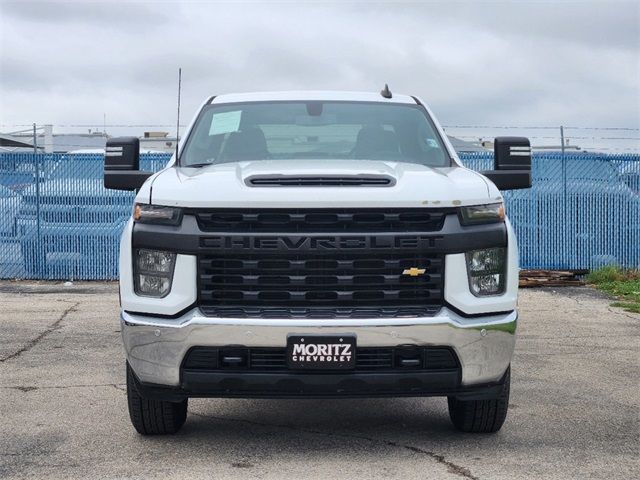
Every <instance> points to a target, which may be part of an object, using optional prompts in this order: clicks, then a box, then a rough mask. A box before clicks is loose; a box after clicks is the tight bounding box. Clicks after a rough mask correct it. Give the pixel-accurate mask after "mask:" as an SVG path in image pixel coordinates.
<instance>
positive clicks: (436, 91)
mask: <svg viewBox="0 0 640 480" xmlns="http://www.w3.org/2000/svg"><path fill="white" fill-rule="evenodd" d="M178 66H181V67H182V69H183V108H182V111H183V123H186V122H187V121H188V120H189V119H190V118H191V116H192V115H193V114H194V112H195V110H196V108H197V107H198V106H199V104H200V103H201V102H202V101H203V99H204V98H205V97H207V96H209V95H213V94H220V93H227V92H238V91H255V90H289V89H335V90H369V91H379V90H380V88H381V87H382V86H383V84H384V83H385V82H388V83H389V86H390V88H391V90H392V91H397V92H402V93H407V94H412V95H419V96H421V97H423V99H424V100H426V101H427V102H428V103H429V104H430V106H431V107H432V108H433V109H434V111H435V113H436V115H437V116H438V118H439V119H440V121H441V122H442V123H443V124H447V125H459V124H463V125H542V126H544V125H560V124H564V125H572V126H584V127H628V128H638V127H640V2H638V1H635V2H616V1H608V2H598V1H573V2H561V1H557V0H556V1H551V2H484V3H483V2H452V1H449V2H442V3H434V2H410V3H401V2H386V3H383V2H380V3H375V4H371V3H364V2H351V3H347V2H313V3H302V2H299V1H297V2H279V3H266V2H258V3H255V2H251V3H249V2H246V3H245V2H243V3H241V2H235V3H226V2H197V3H196V2H180V3H179V4H171V3H167V2H151V1H147V2H144V3H132V2H116V1H113V2H92V1H82V2H80V1H77V2H69V1H67V2H30V1H25V0H22V1H18V2H12V1H6V0H0V82H1V85H0V124H2V127H0V131H5V132H7V131H12V130H16V129H17V128H18V127H14V126H15V125H20V124H30V123H32V122H37V123H39V124H44V123H52V124H54V125H75V124H102V122H103V114H106V123H107V124H145V125H148V124H173V123H174V122H175V101H176V99H175V97H176V82H177V68H178ZM67 130H68V129H67ZM73 130H75V131H78V130H79V129H73ZM80 130H83V131H84V130H85V129H80ZM108 130H109V129H108ZM141 130H144V129H143V128H140V129H133V131H132V132H131V133H139V131H141ZM586 132H587V134H588V135H592V134H593V132H591V131H586ZM117 133H119V131H117ZM516 133H517V132H516ZM627 134H630V135H631V136H638V135H639V133H638V131H637V130H636V131H631V132H627ZM597 135H605V136H606V135H607V133H606V132H599V133H597ZM608 136H613V135H611V134H609V135H608ZM627 136H629V135H627Z"/></svg>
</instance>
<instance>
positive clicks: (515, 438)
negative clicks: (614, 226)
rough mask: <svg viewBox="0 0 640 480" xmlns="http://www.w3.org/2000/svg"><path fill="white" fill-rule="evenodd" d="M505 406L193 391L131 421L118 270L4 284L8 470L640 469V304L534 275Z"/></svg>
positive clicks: (246, 473) (255, 473)
mask: <svg viewBox="0 0 640 480" xmlns="http://www.w3.org/2000/svg"><path fill="white" fill-rule="evenodd" d="M520 320H521V321H520V326H519V330H518V337H519V338H518V343H517V347H516V353H515V357H514V359H513V364H512V385H511V404H510V409H509V415H508V417H507V421H506V423H505V425H504V427H503V428H502V430H501V431H500V432H498V433H497V434H494V435H473V434H462V433H459V432H457V431H455V430H454V429H453V427H452V426H451V424H450V422H449V419H448V415H447V409H446V400H445V399H443V398H426V399H419V398H411V399H361V400H204V399H196V400H192V401H191V403H190V406H189V417H188V419H187V422H186V424H185V426H184V427H183V429H182V430H181V431H180V433H179V434H177V435H174V436H167V437H142V436H139V435H138V434H137V433H136V432H135V431H134V429H133V428H132V426H131V425H130V423H129V418H128V414H127V406H126V395H125V391H124V388H125V385H124V378H125V376H124V373H125V370H124V356H123V349H122V346H121V340H120V326H119V321H118V293H117V286H116V285H115V284H106V283H81V284H74V285H73V286H64V285H62V284H47V283H42V284H30V283H15V282H5V283H0V415H1V420H0V478H65V479H70V478H163V479H167V478H189V479H195V478H243V479H251V478H323V479H332V478H341V479H343V478H401V479H403V480H409V479H414V478H415V479H428V478H437V479H493V478H500V479H518V478H527V479H530V478H534V479H535V478H554V479H555V478H580V479H589V478H595V479H602V478H606V479H614V478H621V479H629V478H639V477H640V467H639V461H640V460H639V459H640V455H639V450H640V447H639V445H640V408H639V406H640V388H639V387H640V381H639V378H640V368H639V367H640V365H639V364H640V355H639V351H640V342H639V334H640V328H639V327H640V315H637V314H631V313H626V312H623V311H622V310H620V309H616V308H612V307H610V306H609V302H608V301H607V299H606V298H605V297H604V296H603V295H601V294H599V293H597V292H595V291H593V290H590V289H588V288H565V289H557V290H555V291H554V290H534V289H531V290H522V291H521V296H520Z"/></svg>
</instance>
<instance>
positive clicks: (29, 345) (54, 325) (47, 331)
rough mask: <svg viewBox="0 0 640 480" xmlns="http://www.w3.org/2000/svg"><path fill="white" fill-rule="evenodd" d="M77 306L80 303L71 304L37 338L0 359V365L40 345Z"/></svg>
mask: <svg viewBox="0 0 640 480" xmlns="http://www.w3.org/2000/svg"><path fill="white" fill-rule="evenodd" d="M78 305H80V302H73V305H71V306H70V307H69V308H67V309H66V310H65V311H64V312H62V315H60V317H58V319H57V320H56V321H55V322H53V323H52V324H51V325H49V326H48V327H47V328H46V329H45V330H43V331H42V332H40V334H39V335H38V336H36V337H35V338H33V339H31V340H29V341H28V342H27V343H26V344H25V345H24V346H23V347H22V348H20V349H19V350H16V351H15V352H13V353H10V354H9V355H7V356H6V357H3V358H0V363H4V362H6V361H7V360H12V359H14V358H17V357H19V356H20V355H22V354H23V353H25V352H28V351H29V350H31V349H32V348H33V347H35V346H36V345H37V344H38V343H40V341H41V340H42V339H44V338H45V337H46V336H47V335H49V334H50V333H51V332H55V331H56V330H57V329H58V328H60V326H61V324H62V322H63V320H64V319H65V318H67V315H69V314H70V313H71V312H75V311H76V309H77V307H78Z"/></svg>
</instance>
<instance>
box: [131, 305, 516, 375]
mask: <svg viewBox="0 0 640 480" xmlns="http://www.w3.org/2000/svg"><path fill="white" fill-rule="evenodd" d="M517 316H518V315H517V312H516V311H513V312H509V313H506V314H499V315H487V316H482V317H474V318H464V317H461V316H459V315H457V314H456V313H455V312H453V311H451V310H449V309H447V308H442V310H441V311H440V312H439V313H438V314H437V315H436V316H433V317H425V318H388V319H371V320H367V319H327V320H318V319H313V320H306V319H293V320H292V319H238V318H213V317H205V316H203V315H202V314H201V313H200V311H199V310H198V309H197V308H195V309H193V310H191V311H190V312H188V313H187V314H185V315H183V316H182V317H179V318H176V319H161V318H157V317H149V316H143V315H133V314H130V313H127V312H122V314H121V318H122V321H121V323H122V337H123V340H124V346H125V350H126V353H127V360H128V361H129V364H130V365H131V367H132V368H133V371H134V372H135V374H136V376H137V377H138V379H139V380H140V381H141V382H144V383H150V384H157V385H167V386H178V385H179V384H180V365H181V364H182V360H183V358H184V356H185V354H186V353H187V351H188V350H189V349H190V348H191V347H195V346H228V345H244V346H246V347H285V346H286V343H287V342H286V339H287V334H289V333H301V334H309V333H325V334H327V333H338V334H339V333H355V334H356V336H357V344H358V346H361V347H392V346H397V345H403V344H412V345H423V346H428V345H437V346H450V347H452V348H453V349H454V350H455V352H456V354H457V355H458V358H459V360H460V364H461V366H462V385H464V386H470V385H475V384H482V383H488V382H495V381H498V380H500V379H501V378H502V376H503V374H504V373H505V371H506V370H507V367H508V366H509V363H510V362H511V356H512V354H513V349H514V345H515V330H516V323H517Z"/></svg>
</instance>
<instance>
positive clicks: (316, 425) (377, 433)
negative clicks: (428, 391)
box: [178, 398, 489, 457]
mask: <svg viewBox="0 0 640 480" xmlns="http://www.w3.org/2000/svg"><path fill="white" fill-rule="evenodd" d="M178 436H179V437H181V440H184V441H185V442H187V443H189V444H191V443H195V444H198V443H201V442H202V443H206V444H210V445H216V449H217V453H218V454H221V453H223V452H221V451H220V450H219V449H220V448H222V449H225V450H226V449H228V452H227V453H229V454H230V455H232V454H234V453H235V454H237V451H238V450H237V448H238V445H239V444H241V445H242V449H243V450H242V451H245V452H253V454H254V455H257V456H258V457H265V456H272V455H273V456H276V455H295V456H304V455H314V453H317V452H323V453H322V454H323V455H326V454H331V453H332V452H333V453H334V454H335V455H337V456H340V455H344V453H345V452H351V453H352V454H357V452H358V451H362V452H369V454H370V451H371V449H374V450H375V449H377V448H384V449H388V448H389V447H396V448H404V449H409V450H412V451H414V453H415V452H416V451H417V452H420V451H421V450H422V448H421V447H419V446H424V445H427V447H426V448H428V444H435V443H439V442H445V443H454V444H457V443H463V442H465V443H466V442H469V441H472V440H471V438H473V437H470V436H468V435H464V434H461V433H459V432H457V431H456V430H455V429H454V428H453V426H452V424H451V423H450V421H449V415H448V411H447V404H446V399H444V398H406V399H404V398H400V399H399V398H389V399H339V400H336V399H326V400H313V399H301V400H192V402H191V404H190V407H189V417H188V419H187V422H186V424H185V426H184V427H183V429H182V431H181V432H180V433H179V434H178ZM476 438H478V437H476ZM484 438H489V437H486V436H484ZM179 443H182V441H180V442H179ZM422 453H426V454H429V455H432V453H431V452H430V451H423V452H422ZM249 456H251V454H250V455H249Z"/></svg>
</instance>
